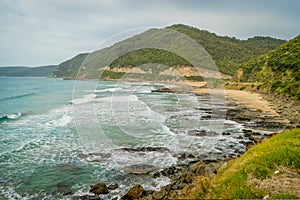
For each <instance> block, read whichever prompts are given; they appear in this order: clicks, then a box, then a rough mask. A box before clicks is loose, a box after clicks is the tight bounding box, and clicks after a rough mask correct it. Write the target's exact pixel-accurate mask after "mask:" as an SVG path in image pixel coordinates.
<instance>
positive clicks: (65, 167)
mask: <svg viewBox="0 0 300 200" xmlns="http://www.w3.org/2000/svg"><path fill="white" fill-rule="evenodd" d="M166 86H168V87H170V88H172V87H174V86H172V85H167V84H161V83H143V82H117V81H116V82H114V81H77V80H76V81H75V80H68V81H65V80H62V79H55V78H10V77H1V78H0V199H70V198H72V197H74V196H80V195H84V194H87V193H88V191H89V186H90V185H91V184H95V183H98V182H104V183H106V184H107V185H109V184H111V183H118V184H119V185H120V187H119V188H118V189H117V190H114V191H111V192H110V194H108V195H105V196H103V198H104V199H105V198H106V199H110V198H112V197H114V196H119V197H120V196H122V195H123V194H124V193H125V191H126V190H128V188H129V187H131V186H133V185H134V184H137V183H139V184H142V185H143V187H144V188H145V189H151V190H157V189H159V188H160V187H162V186H164V185H166V184H168V183H169V181H170V180H169V179H168V178H167V177H159V178H153V177H152V176H151V175H149V176H147V175H143V176H141V175H133V174H127V173H125V172H124V167H126V166H130V165H134V164H149V165H154V166H156V167H157V168H159V169H163V168H165V167H167V166H171V165H173V164H176V163H178V157H179V156H180V155H181V154H183V153H187V154H192V155H193V156H195V157H199V156H201V155H214V154H213V153H215V155H222V154H224V155H225V154H226V155H228V154H234V152H235V151H236V149H237V148H240V149H241V148H244V147H243V145H242V144H240V143H239V139H238V138H239V136H241V135H242V132H241V130H242V128H243V127H242V125H240V124H238V123H236V122H233V121H230V120H225V119H222V118H221V119H208V118H205V117H204V116H207V112H204V111H205V110H209V109H211V108H212V100H211V98H210V96H209V95H203V96H201V95H200V96H196V95H195V94H193V93H189V92H186V93H184V92H181V93H161V92H151V91H152V90H155V89H159V88H163V87H166ZM213 107H214V109H216V110H222V109H223V110H224V109H225V108H226V105H225V104H220V103H219V104H215V105H213ZM227 107H228V106H227ZM203 130H205V131H211V132H213V133H216V134H215V135H203V136H199V135H197V134H194V135H193V133H201V131H203ZM226 131H230V132H231V133H232V134H231V135H225V134H222V133H223V132H226ZM142 147H146V148H148V147H159V148H161V147H164V148H165V149H167V151H155V150H153V151H138V150H137V149H138V148H142ZM126 148H127V150H125V149H126ZM128 149H132V150H131V151H130V150H129V151H128Z"/></svg>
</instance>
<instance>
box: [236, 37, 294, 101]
mask: <svg viewBox="0 0 300 200" xmlns="http://www.w3.org/2000/svg"><path fill="white" fill-rule="evenodd" d="M242 70H243V76H242V81H246V82H257V83H258V84H259V85H258V86H257V89H259V90H261V91H264V92H271V93H276V94H279V95H284V96H292V97H294V98H297V99H300V35H298V36H297V37H295V38H294V39H292V40H290V41H288V42H286V43H285V44H283V45H281V46H279V47H277V48H276V49H275V50H273V51H270V52H268V53H266V54H263V55H261V56H259V57H256V58H254V59H251V60H249V61H247V62H245V63H243V64H242Z"/></svg>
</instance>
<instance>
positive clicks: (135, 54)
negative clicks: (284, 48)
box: [53, 24, 285, 78]
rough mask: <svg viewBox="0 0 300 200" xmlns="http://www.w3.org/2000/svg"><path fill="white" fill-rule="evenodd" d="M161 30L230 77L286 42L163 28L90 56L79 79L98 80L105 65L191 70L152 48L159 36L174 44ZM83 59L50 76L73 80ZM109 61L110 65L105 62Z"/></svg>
mask: <svg viewBox="0 0 300 200" xmlns="http://www.w3.org/2000/svg"><path fill="white" fill-rule="evenodd" d="M160 30H173V31H174V30H175V31H178V32H180V33H183V34H185V35H187V36H189V37H190V38H192V39H193V40H195V41H196V42H198V43H199V44H200V45H201V46H202V47H203V48H204V49H205V50H206V51H207V52H208V54H209V55H210V56H211V57H212V59H213V60H214V62H215V63H216V65H217V67H218V68H219V70H220V71H221V72H223V73H226V74H231V75H233V74H234V73H235V72H236V70H237V69H238V67H239V66H240V65H241V63H243V62H244V61H247V60H249V59H251V58H254V57H256V56H258V55H260V54H263V53H266V52H268V51H269V50H272V49H274V48H275V47H277V46H279V45H280V44H282V43H284V42H285V41H284V40H279V39H274V38H270V37H254V38H250V39H248V40H239V39H236V38H231V37H221V36H217V35H216V34H214V33H210V32H208V31H204V30H199V29H197V28H195V27H191V26H187V25H182V24H176V25H172V26H169V27H166V28H165V29H150V30H148V31H146V32H144V33H141V34H139V35H135V36H133V37H131V38H129V39H126V40H124V41H121V42H119V43H116V44H114V45H112V46H111V47H109V48H106V49H103V50H100V51H97V52H93V53H92V54H90V55H89V56H88V57H89V59H88V61H87V60H86V63H85V64H87V65H89V67H90V68H89V69H88V70H90V71H88V70H87V71H86V72H85V75H82V76H84V77H85V78H98V77H96V74H94V73H93V72H95V71H98V70H99V68H101V67H103V66H104V65H109V66H110V67H111V68H116V67H130V68H131V67H136V66H139V65H142V64H146V63H160V64H164V65H167V66H175V65H176V66H183V65H190V66H191V65H192V64H191V63H189V62H188V61H187V60H186V59H184V58H183V57H181V56H179V55H176V54H174V53H172V52H170V51H166V50H162V49H154V48H151V42H154V43H155V42H157V41H156V38H157V37H158V36H159V37H162V38H165V40H162V42H163V43H165V44H166V46H167V45H168V41H170V39H172V41H171V42H175V43H176V42H177V41H174V40H176V39H173V38H171V37H170V35H171V34H169V35H168V33H163V31H160ZM132 43H135V44H137V45H138V46H141V47H143V46H147V45H145V44H148V46H149V47H147V48H146V49H145V48H142V49H139V50H134V51H130V49H131V48H132V46H134V45H132ZM153 46H155V45H153ZM183 46H185V44H180V41H178V49H180V48H184V47H183ZM124 49H125V50H124ZM127 50H128V53H126V54H124V55H123V54H119V53H120V52H124V51H126V52H127ZM186 50H188V49H180V51H182V52H184V51H186ZM86 56H87V54H79V55H77V56H75V57H74V58H72V59H70V60H68V61H65V62H63V63H61V64H60V65H59V66H58V68H57V70H56V71H54V73H53V76H54V77H75V76H76V73H77V70H78V69H79V67H80V66H81V64H82V62H83V60H84V59H85V58H86ZM112 58H113V62H110V63H106V62H105V61H107V60H109V59H112ZM205 62H206V63H205ZM209 62H210V61H208V59H206V61H204V63H202V65H203V66H207V68H209V65H210V64H209Z"/></svg>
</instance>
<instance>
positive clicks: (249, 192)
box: [191, 129, 300, 199]
mask: <svg viewBox="0 0 300 200" xmlns="http://www.w3.org/2000/svg"><path fill="white" fill-rule="evenodd" d="M281 169H285V170H281ZM277 170H279V173H278V172H277V173H278V174H277V173H274V172H275V171H277ZM288 171H293V173H294V174H295V177H292V180H294V181H295V182H291V181H290V180H288V181H287V180H281V177H283V178H282V179H284V177H285V176H284V174H285V173H287V172H288ZM299 173H300V129H294V130H289V131H285V132H283V133H280V134H277V135H274V136H273V137H271V138H270V139H268V140H267V141H265V142H263V143H261V144H258V145H256V146H254V147H252V148H250V149H249V150H248V151H247V152H246V153H245V154H243V155H242V156H241V157H239V158H237V159H235V160H232V161H230V162H229V163H228V165H227V166H226V167H224V168H223V169H221V170H220V171H219V172H218V174H217V176H216V177H215V178H214V179H213V180H207V179H205V180H204V182H203V181H202V183H201V184H198V185H197V187H196V188H195V190H194V192H193V194H192V195H191V198H197V199H207V198H209V199H211V198H213V199H216V198H217V199H220V198H221V199H253V198H263V197H264V196H266V195H268V196H269V197H270V198H299V197H300V196H299V191H298V190H299V189H300V188H299V187H298V189H297V186H295V188H296V189H294V190H293V189H289V190H288V192H286V191H285V192H282V191H280V190H279V191H276V188H275V189H274V188H272V189H266V188H264V189H262V188H260V187H259V185H260V183H263V182H266V181H269V182H267V183H270V184H272V183H273V182H274V181H273V180H275V178H274V177H275V176H277V181H278V179H279V182H280V184H277V185H279V187H281V188H284V182H289V184H290V185H291V184H292V185H293V183H300V180H299V177H300V176H299ZM281 183H282V184H281Z"/></svg>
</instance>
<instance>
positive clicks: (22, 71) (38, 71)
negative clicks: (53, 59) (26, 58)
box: [0, 65, 57, 77]
mask: <svg viewBox="0 0 300 200" xmlns="http://www.w3.org/2000/svg"><path fill="white" fill-rule="evenodd" d="M56 67H57V65H49V66H42V67H0V76H10V77H50V76H51V74H52V72H53V71H54V70H55V69H56Z"/></svg>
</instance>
